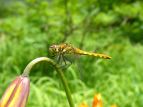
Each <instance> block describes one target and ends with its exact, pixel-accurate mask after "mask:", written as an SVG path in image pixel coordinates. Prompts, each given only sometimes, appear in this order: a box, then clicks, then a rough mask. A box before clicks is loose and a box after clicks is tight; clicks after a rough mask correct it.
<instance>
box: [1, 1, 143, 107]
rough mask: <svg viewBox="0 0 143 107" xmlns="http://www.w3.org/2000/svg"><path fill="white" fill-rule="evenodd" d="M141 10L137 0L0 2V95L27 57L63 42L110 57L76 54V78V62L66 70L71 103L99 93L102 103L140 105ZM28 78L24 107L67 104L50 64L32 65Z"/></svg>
mask: <svg viewBox="0 0 143 107" xmlns="http://www.w3.org/2000/svg"><path fill="white" fill-rule="evenodd" d="M2 4H5V5H2ZM142 10H143V1H141V0H107V1H105V0H89V1H87V0H79V1H77V0H71V1H68V0H63V1H58V0H48V1H47V0H41V1H40V0H25V1H16V0H15V1H14V2H7V1H4V0H3V1H0V13H1V14H0V17H1V18H0V43H1V44H0V88H1V91H0V95H2V93H3V92H4V90H5V88H6V87H7V86H8V84H9V83H10V81H11V80H12V79H14V78H15V76H16V75H19V74H21V73H22V71H23V69H24V68H25V66H26V65H27V64H28V62H29V61H31V60H32V59H34V58H37V57H40V56H48V47H49V46H50V45H51V44H58V43H62V42H67V43H71V44H72V45H74V46H76V47H80V48H82V49H84V50H87V51H92V50H93V51H96V52H100V53H107V54H108V55H110V56H112V59H111V60H103V59H96V58H92V57H86V56H85V57H80V66H81V67H80V69H81V71H82V72H81V80H80V76H79V72H78V71H79V69H78V68H77V67H76V64H74V65H72V66H71V67H70V68H69V69H67V71H66V72H65V75H66V77H67V80H68V82H69V85H70V87H71V90H72V93H73V98H74V101H75V104H76V106H78V104H80V103H81V102H82V101H87V102H88V103H90V102H91V101H92V98H93V96H94V94H95V93H101V94H102V97H103V100H104V101H103V102H104V106H105V107H109V106H110V105H111V104H113V103H116V104H117V105H118V106H119V107H122V106H123V107H142V106H143V103H142V100H143V96H142V95H143V87H142V81H143V78H142V77H143V72H142V71H143V66H142V64H143V60H142V59H143V54H142V52H143V36H142V33H143V11H142ZM30 78H31V92H30V98H29V101H28V105H27V106H28V107H68V103H67V99H66V96H65V93H64V89H63V87H62V85H61V83H60V80H59V79H58V76H57V74H56V73H55V72H54V71H53V69H52V68H51V66H48V65H47V64H46V63H42V64H40V65H37V66H36V67H35V68H34V69H33V71H32V72H31V75H30ZM53 99H54V100H53Z"/></svg>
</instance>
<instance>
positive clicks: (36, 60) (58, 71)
mask: <svg viewBox="0 0 143 107" xmlns="http://www.w3.org/2000/svg"><path fill="white" fill-rule="evenodd" d="M42 61H46V62H48V63H50V64H52V65H53V67H54V68H55V69H56V71H57V73H58V74H59V76H60V79H61V81H62V84H63V86H64V89H65V92H66V96H67V99H68V102H69V105H70V107H74V103H73V100H72V97H71V92H70V89H69V87H68V83H67V80H66V78H65V76H64V74H63V71H62V69H61V68H60V66H59V65H58V64H57V63H56V62H54V61H53V60H52V59H50V58H47V57H39V58H36V59H34V60H32V61H31V62H30V63H29V64H28V65H27V66H26V68H25V69H24V72H23V74H22V75H24V76H28V75H29V73H30V71H31V69H32V68H33V66H34V65H35V64H37V63H39V62H42Z"/></svg>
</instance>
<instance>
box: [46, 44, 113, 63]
mask: <svg viewBox="0 0 143 107" xmlns="http://www.w3.org/2000/svg"><path fill="white" fill-rule="evenodd" d="M49 52H50V54H51V55H52V56H53V57H55V56H56V60H57V63H61V61H64V63H65V65H66V64H67V57H66V56H67V55H87V56H93V57H98V58H103V59H111V56H108V55H106V54H101V53H95V52H88V51H84V50H81V49H79V48H76V47H74V46H72V45H71V44H68V43H62V44H58V45H51V46H50V47H49ZM70 63H71V64H72V62H70Z"/></svg>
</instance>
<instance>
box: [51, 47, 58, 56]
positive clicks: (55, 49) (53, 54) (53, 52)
mask: <svg viewBox="0 0 143 107" xmlns="http://www.w3.org/2000/svg"><path fill="white" fill-rule="evenodd" d="M49 52H50V54H51V55H52V56H55V55H56V54H57V53H59V47H58V45H52V46H50V47H49Z"/></svg>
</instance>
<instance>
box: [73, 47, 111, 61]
mask: <svg viewBox="0 0 143 107" xmlns="http://www.w3.org/2000/svg"><path fill="white" fill-rule="evenodd" d="M75 54H79V55H89V56H94V57H99V58H104V59H111V57H110V56H108V55H105V54H100V53H93V52H86V51H83V50H80V49H76V51H75Z"/></svg>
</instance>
